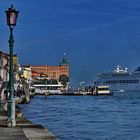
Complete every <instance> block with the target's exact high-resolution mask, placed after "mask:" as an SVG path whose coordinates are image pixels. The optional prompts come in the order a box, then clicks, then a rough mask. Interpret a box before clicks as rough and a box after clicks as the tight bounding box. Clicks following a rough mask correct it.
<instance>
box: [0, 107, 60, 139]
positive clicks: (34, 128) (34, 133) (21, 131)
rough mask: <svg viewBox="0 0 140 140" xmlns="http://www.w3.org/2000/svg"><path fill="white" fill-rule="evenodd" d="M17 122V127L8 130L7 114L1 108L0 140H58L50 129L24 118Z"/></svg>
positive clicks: (18, 119)
mask: <svg viewBox="0 0 140 140" xmlns="http://www.w3.org/2000/svg"><path fill="white" fill-rule="evenodd" d="M16 122H17V126H16V127H12V128H7V116H6V112H5V111H4V110H3V109H2V108H0V140H57V139H56V137H55V136H54V135H53V134H52V133H51V132H49V131H48V129H46V128H44V127H42V126H41V125H37V124H32V123H31V122H30V121H29V120H27V119H25V118H23V117H17V118H16Z"/></svg>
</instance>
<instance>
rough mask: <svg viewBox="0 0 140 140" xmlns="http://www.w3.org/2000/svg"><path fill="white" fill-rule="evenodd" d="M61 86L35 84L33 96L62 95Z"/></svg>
mask: <svg viewBox="0 0 140 140" xmlns="http://www.w3.org/2000/svg"><path fill="white" fill-rule="evenodd" d="M61 87H62V85H61V84H35V85H34V88H35V94H39V95H55V94H62V91H61Z"/></svg>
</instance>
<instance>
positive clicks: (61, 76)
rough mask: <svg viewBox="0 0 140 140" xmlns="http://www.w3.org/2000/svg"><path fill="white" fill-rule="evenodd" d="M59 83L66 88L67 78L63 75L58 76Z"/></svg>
mask: <svg viewBox="0 0 140 140" xmlns="http://www.w3.org/2000/svg"><path fill="white" fill-rule="evenodd" d="M59 82H60V83H61V84H62V85H63V86H64V87H66V85H67V83H68V82H69V77H68V76H67V75H65V74H62V75H60V77H59Z"/></svg>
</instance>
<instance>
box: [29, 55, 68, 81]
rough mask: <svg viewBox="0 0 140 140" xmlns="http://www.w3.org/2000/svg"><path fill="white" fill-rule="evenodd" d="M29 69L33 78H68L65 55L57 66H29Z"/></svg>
mask: <svg viewBox="0 0 140 140" xmlns="http://www.w3.org/2000/svg"><path fill="white" fill-rule="evenodd" d="M31 69H32V77H33V78H35V77H40V76H47V77H48V78H50V79H59V77H60V75H63V74H64V75H67V76H68V77H69V65H68V61H67V59H66V54H65V53H64V56H63V60H62V62H61V63H60V65H59V66H48V65H45V66H44V65H31Z"/></svg>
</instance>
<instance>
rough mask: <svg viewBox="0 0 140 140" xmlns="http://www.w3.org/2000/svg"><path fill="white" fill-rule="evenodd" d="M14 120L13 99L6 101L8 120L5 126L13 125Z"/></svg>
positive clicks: (14, 124)
mask: <svg viewBox="0 0 140 140" xmlns="http://www.w3.org/2000/svg"><path fill="white" fill-rule="evenodd" d="M15 126H16V120H15V101H14V99H13V100H12V101H8V120H7V127H15Z"/></svg>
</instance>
